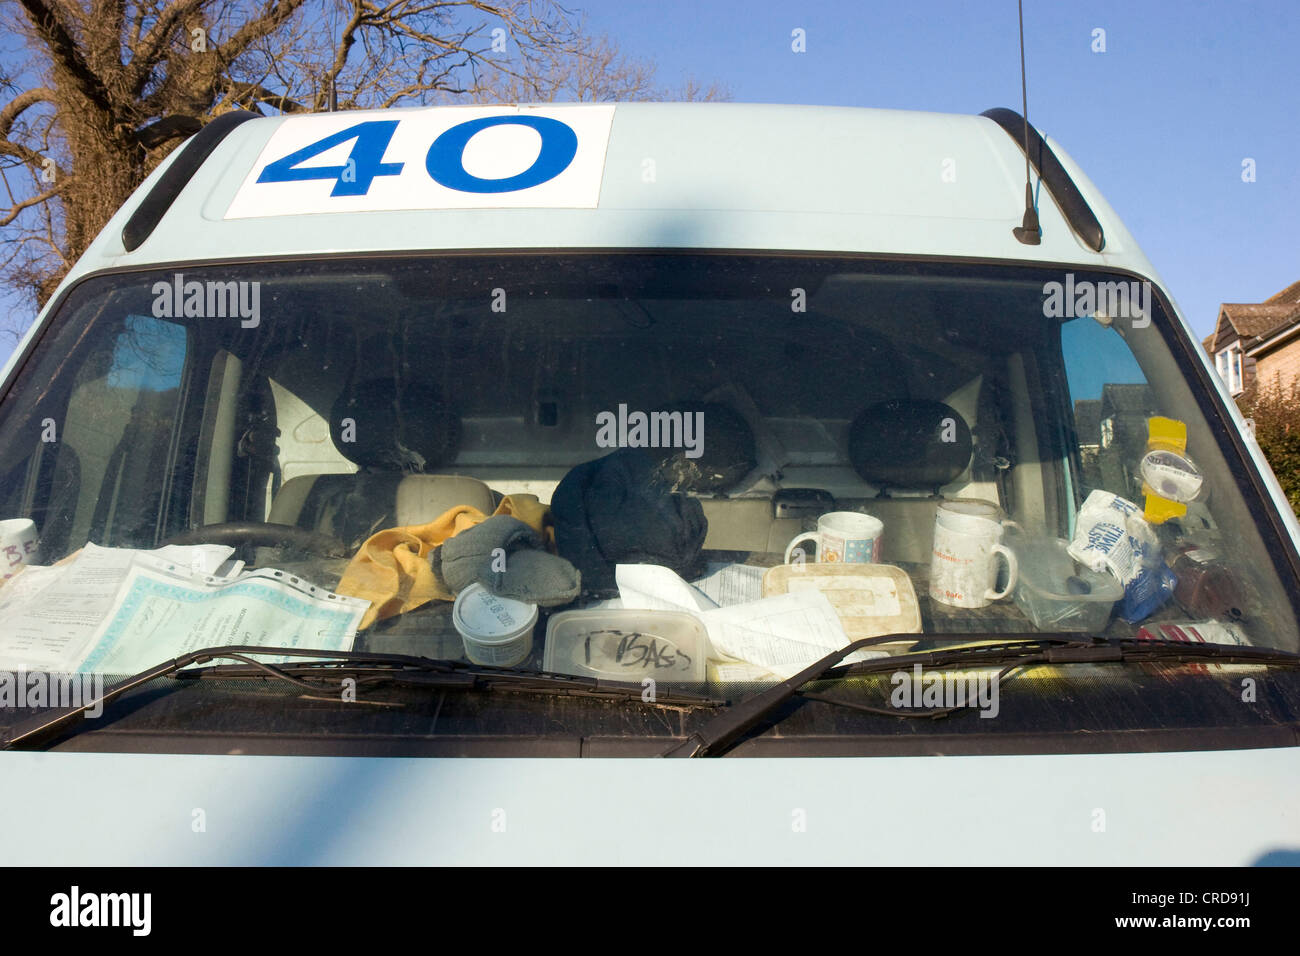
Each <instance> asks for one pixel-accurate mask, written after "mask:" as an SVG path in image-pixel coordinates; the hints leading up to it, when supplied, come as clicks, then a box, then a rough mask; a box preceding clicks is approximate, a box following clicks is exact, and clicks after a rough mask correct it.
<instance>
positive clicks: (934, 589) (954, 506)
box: [930, 500, 1020, 608]
mask: <svg viewBox="0 0 1300 956" xmlns="http://www.w3.org/2000/svg"><path fill="white" fill-rule="evenodd" d="M1006 527H1016V525H1015V524H1014V522H1010V521H1004V520H1003V519H1002V513H1001V511H1000V509H999V508H998V507H997V505H994V504H991V503H989V502H984V501H960V500H959V501H945V502H944V503H943V504H941V505H940V506H939V510H938V511H937V512H936V513H935V516H934V546H933V550H932V556H931V560H930V599H931V600H932V601H938V602H939V603H941V604H947V605H950V606H952V607H962V608H977V607H987V606H988V605H989V604H991V603H992V602H993V601H999V600H1001V599H1002V598H1005V597H1007V596H1008V595H1009V594H1010V593H1011V591H1012V590H1013V589H1014V588H1015V586H1016V578H1017V577H1018V576H1019V571H1020V569H1019V566H1018V564H1017V562H1016V556H1015V554H1014V553H1013V552H1012V551H1011V549H1010V548H1007V547H1005V546H1003V544H1002V531H1003V528H1006ZM999 556H1001V557H1002V559H1003V560H1004V561H1006V563H1007V583H1006V586H1005V587H1004V588H1003V589H1002V590H1001V591H999V590H997V587H996V585H997V577H998V557H999Z"/></svg>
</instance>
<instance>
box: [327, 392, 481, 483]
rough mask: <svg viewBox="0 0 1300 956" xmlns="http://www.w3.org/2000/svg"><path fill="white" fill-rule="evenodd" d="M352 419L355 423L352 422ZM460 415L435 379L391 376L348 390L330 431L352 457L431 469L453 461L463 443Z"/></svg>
mask: <svg viewBox="0 0 1300 956" xmlns="http://www.w3.org/2000/svg"><path fill="white" fill-rule="evenodd" d="M348 420H350V425H349V424H348ZM460 434H461V430H460V418H459V417H458V416H457V415H456V413H455V412H454V411H453V410H452V408H451V406H450V405H448V404H447V403H446V402H444V401H443V398H442V393H441V392H440V391H439V390H438V388H437V387H436V386H434V385H427V384H425V383H422V382H409V383H407V384H405V385H403V386H402V388H401V392H400V394H399V392H398V388H397V383H396V382H394V381H393V380H392V379H371V380H370V381H367V382H362V383H361V384H359V385H355V386H350V387H348V388H347V389H345V390H344V392H343V394H341V395H340V396H339V397H338V399H336V400H335V402H334V407H333V409H332V410H331V412H330V437H331V438H332V439H333V440H334V446H335V447H336V448H337V449H338V450H339V452H340V453H341V454H342V455H343V456H344V457H345V458H347V459H348V460H349V461H351V462H354V463H356V464H357V465H359V466H361V467H362V468H370V469H374V470H376V471H389V472H412V473H419V472H427V471H430V470H432V469H434V468H437V467H438V466H440V465H444V464H446V463H447V462H449V461H450V460H451V459H452V458H454V457H455V455H456V450H457V448H458V447H459V445H460Z"/></svg>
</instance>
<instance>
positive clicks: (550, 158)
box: [226, 105, 615, 219]
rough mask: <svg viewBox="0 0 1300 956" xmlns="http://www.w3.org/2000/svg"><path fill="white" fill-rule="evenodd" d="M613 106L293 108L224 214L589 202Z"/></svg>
mask: <svg viewBox="0 0 1300 956" xmlns="http://www.w3.org/2000/svg"><path fill="white" fill-rule="evenodd" d="M614 109H615V107H613V106H606V105H590V106H561V107H542V108H529V107H474V108H467V107H440V108H433V109H421V110H388V111H382V112H373V113H326V114H320V115H315V116H304V117H289V118H287V119H285V120H284V121H283V122H282V123H281V125H280V126H279V128H278V129H276V131H275V132H274V133H273V134H272V135H271V138H270V140H269V141H268V142H267V144H266V146H265V147H264V148H263V149H262V152H261V155H260V156H259V157H258V159H257V162H256V163H254V164H253V168H252V169H251V170H250V171H249V173H248V175H247V177H246V178H245V180H244V183H243V185H241V186H240V188H239V191H238V192H237V193H236V194H235V198H234V200H233V201H232V202H231V204H230V207H229V209H228V210H227V212H226V218H227V219H243V218H250V217H259V216H280V215H299V214H304V213H328V212H356V211H364V210H399V209H475V208H494V207H495V208H500V207H512V206H513V207H534V208H537V207H562V208H593V207H595V205H596V203H597V201H598V199H599V197H600V182H601V175H602V173H603V171H604V166H605V149H606V146H607V144H608V140H609V129H610V125H611V123H612V121H613V118H614ZM250 125H256V124H250Z"/></svg>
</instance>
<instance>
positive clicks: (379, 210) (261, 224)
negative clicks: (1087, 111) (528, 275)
mask: <svg viewBox="0 0 1300 956" xmlns="http://www.w3.org/2000/svg"><path fill="white" fill-rule="evenodd" d="M990 112H993V111H990ZM998 112H1001V113H1003V114H1010V115H1011V116H1014V117H1015V118H1016V120H1017V121H1019V117H1018V116H1016V114H1013V113H1010V111H998ZM500 117H514V118H515V119H514V120H513V121H511V120H502V119H500ZM520 117H528V118H532V119H529V120H520V119H519V118H520ZM494 118H495V119H494ZM557 119H558V120H559V121H561V122H562V123H564V124H565V125H566V127H570V128H572V129H576V130H578V133H579V135H578V148H577V153H576V158H574V159H573V160H572V162H571V163H570V164H569V168H566V169H565V170H564V171H563V172H562V174H560V175H558V176H556V177H555V180H554V181H553V182H550V183H546V184H544V185H539V186H537V187H536V188H524V189H519V190H514V191H513V193H500V192H490V191H489V192H482V193H470V194H468V195H465V194H461V195H460V196H457V194H456V191H455V190H454V189H453V190H448V189H444V188H443V187H442V186H441V185H438V184H437V183H435V182H434V178H433V177H434V174H435V173H438V172H444V173H445V172H446V171H445V170H439V169H434V168H433V167H434V166H436V165H437V163H436V162H435V160H434V158H433V156H432V154H433V153H434V152H435V150H431V149H430V143H432V142H437V143H439V144H440V145H439V147H438V150H437V152H438V155H439V156H441V157H442V158H443V159H445V158H446V156H447V155H449V154H450V155H455V156H463V166H462V168H461V169H460V170H458V171H457V175H462V174H466V173H468V174H470V175H473V174H474V170H475V169H477V170H478V171H479V172H483V171H484V170H490V169H492V168H494V167H493V164H494V163H496V164H497V168H498V171H497V172H496V173H488V174H487V175H486V176H485V177H484V178H483V179H480V180H478V182H480V183H484V182H489V181H490V180H491V179H494V178H497V177H501V176H508V175H511V174H513V173H518V172H519V171H520V169H521V168H522V169H528V168H529V162H530V160H532V158H533V157H536V160H535V162H534V166H538V165H540V164H541V156H540V154H539V153H538V149H539V144H540V146H541V148H542V150H543V151H545V150H547V149H549V148H550V146H549V145H548V144H549V140H547V141H544V139H545V137H544V136H543V133H546V130H544V129H543V128H542V127H541V126H538V125H537V124H538V123H545V122H546V121H549V120H557ZM476 120H477V121H479V123H480V124H481V125H482V126H494V125H496V126H500V128H499V129H496V130H494V131H493V132H492V135H494V136H497V137H498V139H496V140H493V141H492V142H491V145H493V146H496V147H498V148H497V149H496V150H495V152H494V151H493V150H492V149H488V150H486V151H484V150H481V149H480V150H479V152H478V153H477V154H473V155H472V152H473V148H474V144H473V143H472V142H469V143H468V145H467V142H468V141H467V138H466V135H461V138H460V142H459V143H456V142H453V140H455V136H454V135H453V134H451V133H448V135H447V136H446V137H444V136H443V135H442V134H443V133H445V132H447V131H449V130H453V129H460V130H470V131H472V130H473V129H476V128H478V127H475V126H473V122H474V121H476ZM489 120H490V122H489ZM530 122H531V123H532V125H533V126H534V127H535V128H536V130H538V131H534V130H530V129H529V128H528V124H529V123H530ZM362 124H365V133H364V135H363V136H360V137H358V136H357V135H356V133H355V132H354V131H355V129H356V128H357V127H358V126H360V125H362ZM229 125H230V126H231V128H230V130H229V132H228V133H227V134H226V135H225V136H224V138H220V139H219V141H218V142H216V143H215V145H213V144H212V143H211V142H209V143H208V144H207V146H206V147H205V148H211V153H210V154H209V155H207V156H206V158H204V159H203V160H202V161H201V162H199V163H198V164H197V168H195V169H194V170H193V173H192V175H191V176H189V178H188V179H187V180H186V179H183V180H182V182H183V188H181V189H180V190H179V192H177V193H175V195H174V197H171V196H164V197H162V199H161V200H160V199H159V194H158V193H154V187H155V186H157V185H158V183H159V181H160V179H161V178H162V177H163V176H165V175H166V174H167V170H168V169H169V168H170V167H171V166H172V165H173V164H175V163H176V162H177V158H178V157H179V156H181V155H182V154H183V153H184V151H185V149H187V148H189V147H190V146H193V145H195V143H196V142H197V140H198V139H199V138H200V137H202V136H203V135H204V134H203V133H200V134H198V136H197V137H195V139H192V140H191V141H190V142H189V143H188V144H187V146H186V147H182V148H180V149H177V150H175V151H173V154H172V155H171V156H169V157H168V159H167V160H166V162H164V164H162V166H160V168H159V169H158V170H156V171H155V172H154V174H153V175H152V176H151V177H150V178H149V180H148V181H146V182H145V184H144V185H143V186H141V187H140V189H138V190H137V191H136V193H135V194H134V195H133V196H132V197H131V199H130V200H129V201H128V202H127V203H126V204H125V205H124V206H123V208H122V209H121V210H120V211H119V212H118V214H117V215H116V216H115V217H114V218H113V220H112V221H111V222H110V223H109V225H108V227H106V228H105V230H104V231H103V232H102V233H101V235H100V236H99V237H98V238H97V239H96V240H95V242H94V243H93V244H92V245H91V247H90V249H89V250H88V251H87V253H86V255H85V256H84V257H83V258H82V260H81V261H80V262H79V263H78V264H77V266H76V268H75V269H74V270H73V273H72V274H70V275H69V277H68V279H69V280H70V281H71V280H75V279H76V278H77V277H79V276H81V275H84V274H86V273H88V272H92V271H99V270H101V269H105V268H113V267H129V266H142V267H143V266H149V265H157V264H164V263H180V262H192V261H196V260H202V261H210V260H214V259H226V258H231V259H246V258H250V257H254V258H256V257H283V256H289V255H294V256H297V255H313V254H336V253H348V252H381V251H410V250H466V249H520V248H527V249H541V248H628V249H649V248H678V249H709V248H716V249H748V250H774V251H776V250H815V251H824V252H840V251H843V252H865V253H880V254H902V255H925V256H945V257H970V258H979V259H994V260H996V259H1005V260H1016V261H1042V262H1055V263H1067V264H1080V265H1083V264H1088V265H1098V266H1106V267H1120V268H1127V269H1130V270H1132V271H1134V272H1137V273H1139V274H1144V275H1148V276H1151V277H1152V278H1154V274H1153V272H1152V270H1151V267H1150V264H1149V263H1148V262H1147V261H1146V259H1145V257H1144V256H1142V254H1141V252H1140V251H1139V250H1138V248H1137V246H1136V244H1135V243H1134V241H1133V239H1132V237H1131V236H1130V235H1129V233H1128V232H1127V230H1126V229H1125V228H1124V226H1123V224H1122V223H1121V222H1120V221H1119V219H1118V217H1117V216H1116V215H1115V213H1114V211H1113V210H1112V209H1111V208H1110V206H1109V205H1108V204H1107V203H1106V202H1105V200H1104V199H1103V198H1102V197H1101V195H1100V194H1099V193H1098V192H1097V189H1096V187H1095V186H1093V184H1092V183H1091V182H1090V181H1089V180H1088V179H1087V177H1086V176H1084V175H1083V173H1082V171H1081V170H1079V169H1078V167H1077V166H1076V165H1075V164H1074V163H1073V161H1072V160H1071V159H1070V158H1069V156H1068V155H1066V154H1065V152H1064V151H1063V150H1062V149H1061V147H1060V146H1059V145H1058V144H1057V143H1055V142H1054V141H1052V140H1050V139H1047V138H1044V142H1046V143H1047V145H1048V146H1049V147H1050V149H1051V151H1052V152H1054V153H1055V154H1056V157H1057V158H1059V160H1060V166H1061V167H1063V170H1064V172H1065V173H1066V174H1068V177H1069V178H1070V179H1071V180H1072V181H1073V183H1074V184H1075V185H1076V186H1077V187H1078V192H1079V194H1081V197H1082V201H1083V202H1084V203H1085V204H1086V206H1087V207H1088V209H1090V211H1091V212H1092V213H1093V214H1095V216H1096V219H1097V222H1098V223H1099V225H1100V228H1101V230H1102V231H1104V235H1105V243H1104V246H1103V248H1102V249H1101V251H1095V250H1094V249H1093V248H1090V247H1089V245H1088V244H1087V243H1086V242H1085V241H1084V240H1083V239H1081V238H1080V236H1079V235H1078V234H1076V231H1075V230H1074V229H1072V228H1071V226H1070V224H1069V223H1068V222H1067V218H1066V216H1065V215H1063V213H1062V205H1061V197H1060V195H1059V194H1058V193H1059V191H1058V193H1054V192H1053V188H1052V186H1053V184H1052V183H1051V182H1050V181H1049V182H1048V184H1047V188H1044V187H1043V186H1041V185H1038V177H1037V175H1035V177H1034V181H1035V184H1036V188H1037V190H1038V210H1039V216H1040V221H1041V225H1042V241H1041V244H1039V245H1025V244H1022V243H1021V242H1019V241H1018V240H1017V239H1016V238H1015V237H1014V236H1013V235H1012V228H1013V227H1014V226H1017V225H1019V224H1020V222H1021V218H1022V216H1023V213H1024V193H1025V184H1024V179H1025V156H1024V152H1023V150H1022V148H1021V147H1020V144H1019V141H1018V140H1017V139H1014V138H1013V137H1012V136H1011V135H1008V131H1007V129H1004V128H1003V127H1002V126H1000V125H999V123H998V122H995V121H994V120H993V119H990V118H989V117H988V116H965V115H951V114H940V113H924V112H907V111H897V110H879V109H857V108H843V107H807V106H770V105H754V104H729V103H727V104H715V103H698V104H696V103H680V104H652V103H626V104H600V105H592V104H574V105H567V106H566V105H541V106H504V107H502V106H498V107H481V106H474V107H469V106H448V107H431V108H415V109H389V110H376V111H349V112H339V113H323V114H310V115H295V116H281V117H273V118H256V119H251V120H249V121H248V122H244V123H238V124H234V123H232V124H229ZM556 128H558V127H556ZM344 131H348V132H349V133H351V135H350V136H345V137H343V138H340V135H339V134H342V133H344ZM385 134H386V136H387V137H388V138H385ZM547 135H549V133H547ZM1033 135H1034V136H1037V133H1036V132H1035V133H1033ZM512 137H513V138H512ZM529 137H531V139H530V138H529ZM214 138H215V137H209V139H210V140H211V139H214ZM480 142H481V141H480ZM449 144H450V153H449V151H448V145H449ZM562 146H563V144H561V147H557V148H559V149H560V151H561V152H562V151H563V149H562ZM349 149H351V150H352V153H351V157H352V160H353V161H352V163H351V167H352V168H351V170H350V172H351V173H352V174H353V177H354V178H353V180H351V181H350V185H348V186H343V184H342V182H341V180H342V179H344V178H346V177H345V176H344V175H343V174H339V173H325V172H323V171H320V170H316V171H312V167H322V166H325V167H328V166H330V165H331V164H335V168H336V169H342V168H343V166H342V165H341V164H344V163H347V161H348V158H349V152H348V151H349ZM530 150H531V152H530ZM426 151H428V153H429V155H428V157H426ZM512 151H513V153H515V154H516V155H513V156H511V155H504V158H503V154H510V153H511V152H512ZM357 157H360V162H357ZM561 158H563V157H561ZM398 160H400V162H401V165H400V166H397V164H396V162H395V161H398ZM380 163H384V164H387V165H385V166H382V167H380V166H379V164H380ZM475 163H477V164H478V165H477V166H475V165H474V164H475ZM512 164H513V165H512ZM182 165H183V164H182ZM190 165H194V159H193V156H191V160H190ZM444 165H445V164H444ZM472 166H473V167H474V168H473V169H471V167H472ZM268 168H270V169H269V171H268ZM394 168H398V169H400V170H401V172H400V173H393V172H392V170H393V169H394ZM370 174H375V175H374V178H373V179H371V180H370V181H369V182H362V183H360V184H358V183H357V182H356V179H358V178H359V179H360V180H366V179H368V177H369V175H370ZM172 178H173V179H176V178H177V176H176V175H175V174H173V177H172ZM561 180H563V181H564V186H563V188H559V185H558V184H560V183H561ZM340 187H341V188H342V191H343V192H349V191H350V192H352V193H360V194H359V195H356V194H354V195H339V191H340ZM362 187H364V191H363V189H362ZM160 192H165V190H161V191H160ZM151 193H154V195H153V197H152V199H153V204H154V206H155V207H159V208H155V209H154V210H153V211H154V213H155V216H154V217H152V218H151V217H148V216H143V214H142V217H143V218H150V222H149V223H147V225H148V226H149V227H151V228H149V229H147V230H144V233H145V234H144V237H143V241H138V240H139V236H138V235H137V236H136V240H137V241H138V244H135V243H133V246H134V248H132V249H131V251H128V249H127V246H126V245H125V244H124V242H123V239H122V233H123V227H124V226H125V225H126V224H127V223H128V222H129V221H130V220H131V217H132V215H133V214H134V213H135V212H136V211H137V210H138V209H139V208H140V207H141V205H142V204H144V203H146V201H147V200H148V199H149V197H150V194H151ZM1067 205H1068V203H1067ZM334 210H344V211H334ZM158 212H161V215H160V217H159V216H157V215H156V214H157V213H158ZM153 218H156V224H155V223H154V222H153V221H152V219H153ZM138 221H139V220H137V225H138ZM139 232H140V230H137V233H139Z"/></svg>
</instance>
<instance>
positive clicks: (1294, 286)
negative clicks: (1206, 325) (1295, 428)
mask: <svg viewBox="0 0 1300 956" xmlns="http://www.w3.org/2000/svg"><path fill="white" fill-rule="evenodd" d="M1201 344H1202V345H1204V346H1205V351H1207V352H1209V353H1210V357H1211V358H1213V359H1214V367H1215V368H1217V369H1218V370H1219V374H1220V375H1221V376H1222V377H1223V380H1224V381H1225V382H1227V383H1228V389H1229V391H1231V392H1232V394H1233V395H1240V394H1241V393H1242V392H1244V391H1245V390H1246V389H1247V388H1249V387H1250V386H1251V385H1252V384H1253V383H1254V382H1256V381H1259V382H1261V383H1267V382H1275V381H1277V380H1281V381H1283V382H1288V381H1292V380H1294V379H1297V378H1300V282H1293V283H1291V284H1290V285H1289V286H1287V287H1286V288H1285V289H1283V290H1282V291H1281V292H1279V293H1278V294H1277V295H1274V296H1270V297H1269V298H1267V299H1265V300H1264V301H1263V302H1259V303H1235V302H1225V303H1223V304H1222V305H1220V306H1219V319H1218V321H1217V322H1216V323H1215V326H1214V331H1213V332H1212V333H1211V334H1210V335H1209V336H1207V337H1206V338H1205V339H1204V340H1203V341H1202V343H1201Z"/></svg>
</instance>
